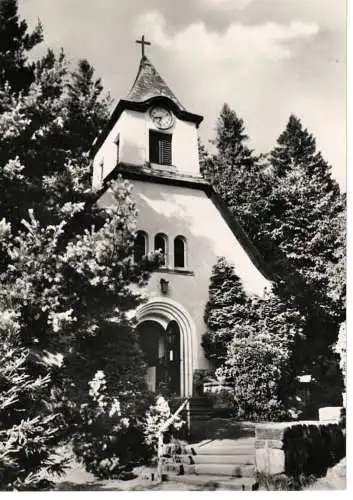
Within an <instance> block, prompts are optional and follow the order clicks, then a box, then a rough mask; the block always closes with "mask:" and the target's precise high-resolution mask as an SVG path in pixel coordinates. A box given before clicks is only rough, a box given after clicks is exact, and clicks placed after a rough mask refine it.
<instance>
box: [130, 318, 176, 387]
mask: <svg viewBox="0 0 353 500" xmlns="http://www.w3.org/2000/svg"><path fill="white" fill-rule="evenodd" d="M137 334H138V338H139V342H140V346H141V349H142V351H143V353H144V356H145V362H146V364H147V374H146V382H147V386H148V388H149V389H150V390H151V391H153V392H158V391H164V392H168V393H169V394H173V395H176V396H180V330H179V326H178V324H177V323H176V321H170V322H169V323H168V325H167V327H166V328H163V326H162V325H161V324H160V323H158V322H157V321H153V320H147V321H143V322H141V323H140V324H139V325H138V327H137Z"/></svg>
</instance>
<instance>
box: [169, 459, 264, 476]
mask: <svg viewBox="0 0 353 500" xmlns="http://www.w3.org/2000/svg"><path fill="white" fill-rule="evenodd" d="M163 471H165V472H166V473H169V474H176V475H185V474H196V475H199V476H201V475H202V476H203V475H217V476H228V477H253V476H254V474H255V467H254V465H236V464H224V463H215V464H209V463H208V464H178V463H175V462H166V463H164V465H163Z"/></svg>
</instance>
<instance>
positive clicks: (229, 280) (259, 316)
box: [203, 258, 303, 421]
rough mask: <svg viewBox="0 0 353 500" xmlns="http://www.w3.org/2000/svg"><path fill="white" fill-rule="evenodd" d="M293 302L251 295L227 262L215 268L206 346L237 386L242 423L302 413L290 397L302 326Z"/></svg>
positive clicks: (237, 410) (221, 371)
mask: <svg viewBox="0 0 353 500" xmlns="http://www.w3.org/2000/svg"><path fill="white" fill-rule="evenodd" d="M293 302H294V301H293V300H292V303H290V302H289V301H286V302H283V301H282V300H281V299H280V298H279V296H278V295H276V294H274V293H273V292H271V293H266V294H265V295H264V297H263V298H259V297H255V296H249V295H247V294H246V293H245V291H244V289H243V287H242V283H241V281H240V279H239V278H238V276H236V274H235V271H234V267H233V266H232V265H230V264H228V263H227V261H226V260H225V259H224V258H220V259H219V260H218V262H217V264H216V265H215V266H214V268H213V273H212V276H211V282H210V287H209V301H208V303H207V305H206V310H205V322H206V325H207V326H208V331H207V333H206V334H205V335H204V336H203V346H204V349H205V352H206V356H207V357H208V358H209V359H210V360H212V362H213V365H214V366H215V367H216V368H217V367H218V368H219V369H218V370H217V372H216V373H217V374H218V375H220V376H222V377H223V378H224V379H225V380H226V381H227V384H229V383H231V384H232V385H233V390H234V392H233V394H234V400H235V413H236V416H237V417H238V418H240V419H248V420H274V421H276V420H281V419H285V418H289V415H290V414H289V413H288V412H289V410H290V409H291V410H293V411H294V412H298V411H300V410H301V409H300V408H298V404H297V403H296V402H295V400H294V398H291V393H292V392H293V391H294V388H293V386H294V385H295V379H294V377H293V372H295V370H294V366H293V346H294V342H295V340H296V339H297V338H300V337H301V335H302V327H303V317H302V316H301V315H300V313H299V312H298V310H297V309H296V308H295V305H294V303H293Z"/></svg>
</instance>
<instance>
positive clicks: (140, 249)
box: [134, 231, 148, 262]
mask: <svg viewBox="0 0 353 500" xmlns="http://www.w3.org/2000/svg"><path fill="white" fill-rule="evenodd" d="M147 253H148V236H147V234H146V233H145V232H144V231H138V232H137V235H136V238H135V244H134V260H135V262H141V260H142V258H143V257H145V256H146V255H147Z"/></svg>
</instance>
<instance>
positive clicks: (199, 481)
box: [168, 474, 258, 491]
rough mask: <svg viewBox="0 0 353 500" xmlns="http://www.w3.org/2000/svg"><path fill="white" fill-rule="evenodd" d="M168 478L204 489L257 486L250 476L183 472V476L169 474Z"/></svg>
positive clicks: (233, 489)
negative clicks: (236, 476) (227, 476)
mask: <svg viewBox="0 0 353 500" xmlns="http://www.w3.org/2000/svg"><path fill="white" fill-rule="evenodd" d="M168 479H171V480H173V481H175V482H178V483H179V482H180V483H183V484H185V485H190V486H200V487H203V488H205V489H206V490H231V491H253V490H256V489H257V487H258V484H257V481H256V480H255V479H254V478H250V477H240V478H233V477H232V478H226V477H223V476H218V475H210V476H195V475H189V474H185V475H184V476H170V477H168Z"/></svg>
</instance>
